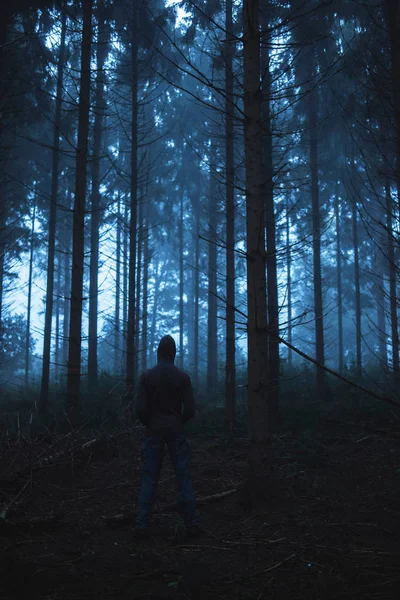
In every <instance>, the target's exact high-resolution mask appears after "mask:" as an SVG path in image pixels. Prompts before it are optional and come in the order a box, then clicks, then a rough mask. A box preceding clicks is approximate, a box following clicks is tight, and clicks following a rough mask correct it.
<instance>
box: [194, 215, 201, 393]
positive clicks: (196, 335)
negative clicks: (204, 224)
mask: <svg viewBox="0 0 400 600" xmlns="http://www.w3.org/2000/svg"><path fill="white" fill-rule="evenodd" d="M194 256H195V258H194V262H195V272H194V331H193V362H194V366H193V384H194V389H195V390H196V391H197V394H198V393H199V392H198V390H199V293H200V216H199V210H198V208H197V210H196V227H195V239H194Z"/></svg>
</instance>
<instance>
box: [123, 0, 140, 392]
mask: <svg viewBox="0 0 400 600" xmlns="http://www.w3.org/2000/svg"><path fill="white" fill-rule="evenodd" d="M138 29H139V28H138V5H137V3H136V2H134V3H133V5H132V32H131V35H132V41H131V84H132V123H131V177H130V197H131V205H130V213H131V214H130V221H129V271H128V327H127V332H126V335H127V340H126V396H127V400H128V402H130V401H131V400H133V394H134V385H135V384H136V382H135V381H134V369H135V357H134V353H135V336H136V326H135V315H136V298H135V280H136V273H135V269H136V238H137V233H136V228H137V188H138V160H137V159H138V53H139V43H138Z"/></svg>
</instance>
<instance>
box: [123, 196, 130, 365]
mask: <svg viewBox="0 0 400 600" xmlns="http://www.w3.org/2000/svg"><path fill="white" fill-rule="evenodd" d="M128 220H129V215H128V205H127V204H126V203H125V209H124V230H123V261H124V271H123V291H122V323H123V326H122V332H123V348H122V355H123V357H124V359H125V368H126V352H127V340H128V270H129V255H128V241H129V228H128ZM123 362H124V361H122V364H123ZM125 376H126V372H125Z"/></svg>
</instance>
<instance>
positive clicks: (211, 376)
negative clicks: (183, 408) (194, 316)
mask: <svg viewBox="0 0 400 600" xmlns="http://www.w3.org/2000/svg"><path fill="white" fill-rule="evenodd" d="M216 162H217V153H216V148H215V143H214V141H213V140H212V141H211V148H210V173H209V176H210V180H209V193H210V195H209V206H208V239H209V242H208V295H207V308H208V310H207V395H208V398H209V399H210V400H211V402H215V400H216V390H217V379H218V364H217V362H218V359H217V339H218V338H217V334H218V323H217V296H216V294H217V245H216V243H217V189H216V187H217V186H216V180H215V168H216Z"/></svg>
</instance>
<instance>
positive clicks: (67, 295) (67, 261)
mask: <svg viewBox="0 0 400 600" xmlns="http://www.w3.org/2000/svg"><path fill="white" fill-rule="evenodd" d="M67 207H68V208H70V207H71V192H70V190H69V189H68V192H67ZM68 214H69V213H68ZM66 221H67V220H66V219H65V222H64V228H65V229H64V231H63V235H64V302H63V309H64V316H63V363H64V365H65V366H66V365H67V363H68V346H69V344H68V336H69V315H70V310H71V304H70V303H71V248H70V243H69V240H70V238H71V232H70V231H69V223H67V222H66Z"/></svg>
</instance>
